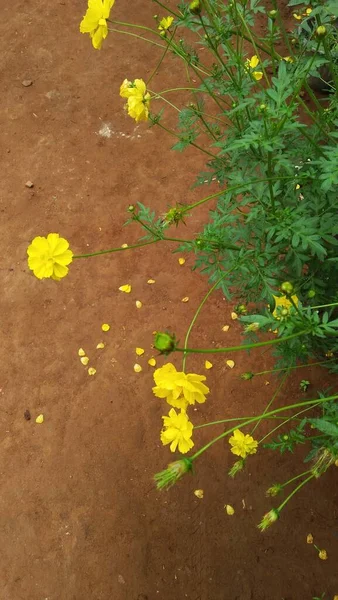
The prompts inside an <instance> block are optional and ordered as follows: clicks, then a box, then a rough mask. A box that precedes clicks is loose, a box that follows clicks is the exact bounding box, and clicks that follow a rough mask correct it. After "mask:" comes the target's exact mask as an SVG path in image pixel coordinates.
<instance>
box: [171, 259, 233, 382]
mask: <svg viewBox="0 0 338 600" xmlns="http://www.w3.org/2000/svg"><path fill="white" fill-rule="evenodd" d="M231 270H232V269H230V271H231ZM228 273H229V271H226V273H223V275H222V277H220V278H219V279H218V280H217V281H216V283H214V285H213V286H212V287H211V288H210V290H208V292H207V293H206V294H205V296H204V298H203V300H202V302H200V304H199V306H198V308H197V310H196V312H195V314H194V316H193V318H192V320H191V323H190V325H189V327H188V331H187V334H186V336H185V340H184V348H186V347H187V345H188V340H189V336H190V333H191V330H192V328H193V326H194V325H195V323H196V319H197V317H198V315H199V314H200V312H201V310H202V308H203V306H204V304H205V303H206V301H207V300H208V298H209V296H210V295H211V294H212V292H213V291H214V290H215V289H216V287H217V286H218V285H219V283H220V282H221V281H222V280H223V279H224V277H225V276H226V275H228ZM186 360H187V354H186V352H184V354H183V363H182V371H185V364H186Z"/></svg>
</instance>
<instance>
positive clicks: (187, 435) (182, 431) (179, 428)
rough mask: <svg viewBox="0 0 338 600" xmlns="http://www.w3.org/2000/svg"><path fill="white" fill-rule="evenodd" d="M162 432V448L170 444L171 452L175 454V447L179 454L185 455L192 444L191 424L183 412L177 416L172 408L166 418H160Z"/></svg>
mask: <svg viewBox="0 0 338 600" xmlns="http://www.w3.org/2000/svg"><path fill="white" fill-rule="evenodd" d="M162 419H163V430H162V432H161V442H162V444H163V445H164V446H166V445H167V444H170V450H171V452H175V450H176V448H177V446H178V450H179V452H181V453H182V454H186V453H187V452H189V450H191V448H192V447H193V445H194V442H193V441H192V439H191V436H192V430H193V424H192V423H191V422H190V421H189V418H188V415H187V414H186V412H185V411H181V413H179V414H177V413H176V410H175V409H174V408H171V409H170V411H169V416H168V417H162Z"/></svg>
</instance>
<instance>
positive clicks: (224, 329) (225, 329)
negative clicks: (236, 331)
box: [222, 325, 230, 331]
mask: <svg viewBox="0 0 338 600" xmlns="http://www.w3.org/2000/svg"><path fill="white" fill-rule="evenodd" d="M229 329H230V325H224V327H222V331H229Z"/></svg>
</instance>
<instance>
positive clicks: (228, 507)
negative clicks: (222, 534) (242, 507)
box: [224, 504, 235, 516]
mask: <svg viewBox="0 0 338 600" xmlns="http://www.w3.org/2000/svg"><path fill="white" fill-rule="evenodd" d="M224 508H225V510H226V513H227V515H229V516H231V515H234V514H235V509H234V507H233V506H231V504H225V506H224Z"/></svg>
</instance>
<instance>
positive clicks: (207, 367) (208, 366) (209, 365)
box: [204, 360, 213, 369]
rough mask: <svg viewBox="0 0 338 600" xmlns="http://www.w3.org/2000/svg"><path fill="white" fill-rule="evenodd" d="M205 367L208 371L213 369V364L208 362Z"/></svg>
mask: <svg viewBox="0 0 338 600" xmlns="http://www.w3.org/2000/svg"><path fill="white" fill-rule="evenodd" d="M204 366H205V368H206V369H212V366H213V365H212V363H211V362H210V360H206V361H205V363H204Z"/></svg>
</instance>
